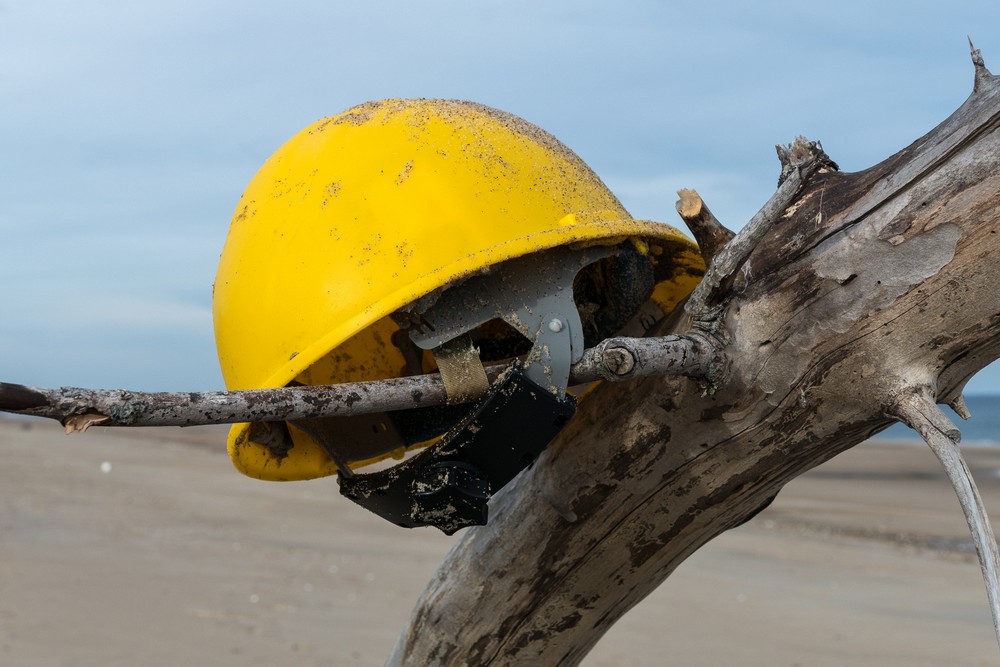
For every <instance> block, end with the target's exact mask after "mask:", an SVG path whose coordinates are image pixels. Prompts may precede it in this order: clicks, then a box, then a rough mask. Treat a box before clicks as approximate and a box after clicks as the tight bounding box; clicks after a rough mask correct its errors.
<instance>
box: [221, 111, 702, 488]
mask: <svg viewBox="0 0 1000 667" xmlns="http://www.w3.org/2000/svg"><path fill="white" fill-rule="evenodd" d="M542 257H544V258H547V260H546V261H547V264H545V265H544V266H543V267H541V268H539V267H538V266H536V265H535V264H532V262H534V261H535V260H536V258H542ZM567 266H569V267H571V268H569V269H567V268H565V267H567ZM703 270H704V264H703V261H702V259H701V256H700V255H699V254H698V252H697V248H696V246H695V245H694V244H693V242H691V241H690V240H689V239H688V238H687V237H686V236H684V235H683V234H682V233H680V232H679V231H678V230H676V229H674V228H673V227H670V226H668V225H665V224H661V223H656V222H647V221H639V220H633V219H632V218H631V216H629V214H628V213H627V212H626V211H625V209H624V208H623V207H622V205H621V203H619V201H618V200H617V199H616V198H615V196H614V195H613V194H612V193H611V192H610V191H609V190H608V188H607V187H606V186H605V185H604V184H603V183H602V182H601V181H600V179H598V177H597V176H596V175H595V174H594V173H593V172H592V171H591V170H590V169H589V168H588V167H587V165H586V164H584V162H583V161H582V160H581V159H580V158H579V157H577V156H576V155H575V154H574V153H572V152H571V151H570V150H569V149H568V148H566V147H565V146H563V145H562V144H561V143H560V142H558V141H557V140H556V139H555V138H553V137H552V136H551V135H549V134H547V133H546V132H544V131H542V130H541V129H539V128H537V127H535V126H534V125H531V124H530V123H527V122H525V121H524V120H522V119H520V118H517V117H515V116H513V115H510V114H507V113H504V112H501V111H497V110H495V109H491V108H488V107H484V106H482V105H478V104H473V103H469V102H460V101H451V100H386V101H381V102H372V103H367V104H363V105H360V106H357V107H354V108H352V109H349V110H348V111H345V112H344V113H341V114H339V115H336V116H332V117H329V118H325V119H323V120H321V121H319V122H317V123H314V124H313V125H311V126H309V127H307V128H306V129H304V130H302V131H301V132H299V133H298V134H297V135H295V136H294V137H292V139H291V140H289V141H288V142H287V143H286V144H285V145H284V146H282V147H281V148H280V149H279V150H278V151H277V152H276V153H275V154H274V155H272V156H271V157H270V158H269V159H268V160H267V162H266V163H265V164H264V166H263V167H262V168H261V170H260V171H259V172H258V173H257V175H256V176H255V177H254V178H253V180H252V181H251V182H250V184H249V186H248V187H247V189H246V191H245V192H244V194H243V196H242V198H241V199H240V201H239V203H238V205H237V207H236V212H235V215H234V217H233V220H232V224H231V227H230V229H229V235H228V238H227V239H226V244H225V247H224V249H223V252H222V256H221V260H220V263H219V270H218V275H217V277H216V281H215V289H214V318H215V336H216V344H217V347H218V353H219V360H220V363H221V366H222V373H223V376H224V378H225V381H226V386H227V387H228V388H230V389H259V388H268V387H282V386H287V385H290V384H296V383H298V384H309V385H316V384H333V383H341V382H352V381H361V380H378V379H385V378H391V377H399V376H401V375H404V374H412V373H421V372H428V371H430V370H433V369H435V368H436V366H437V364H436V362H440V358H439V357H438V355H437V352H436V353H435V355H434V356H433V357H428V355H424V354H423V353H422V350H425V349H427V350H429V349H434V350H436V351H437V350H444V349H445V347H446V346H447V345H446V344H450V343H449V340H448V339H449V338H450V337H452V338H453V337H455V336H457V335H458V334H462V333H465V332H463V331H462V329H463V328H467V329H469V330H473V331H474V332H476V336H475V337H477V338H478V341H480V342H478V343H477V344H479V346H480V349H484V347H488V345H486V344H485V343H483V342H482V341H490V340H492V341H493V342H495V343H497V345H494V347H497V348H501V347H503V345H500V343H503V342H504V341H507V342H511V341H514V343H515V344H514V345H513V347H512V348H511V347H508V349H507V350H506V351H503V350H499V349H498V350H497V351H495V352H491V353H490V354H489V355H487V354H486V353H485V352H484V353H483V358H484V360H499V359H506V358H510V357H512V356H517V355H521V356H523V355H524V354H525V353H526V352H527V350H528V349H531V347H532V346H531V338H532V336H533V335H534V333H533V328H536V327H537V324H538V323H537V322H535V323H534V324H530V323H529V324H523V326H522V322H521V320H518V319H517V314H516V313H514V314H511V313H504V312H502V311H503V310H504V308H506V306H504V305H503V303H507V301H505V299H507V300H508V301H509V300H510V299H511V298H513V299H515V300H516V298H517V297H515V296H512V295H515V293H516V292H518V291H519V290H528V291H530V288H531V284H530V283H532V281H535V280H537V281H538V282H542V281H543V276H550V277H551V276H554V275H556V274H558V275H560V276H563V277H562V278H559V279H560V280H563V281H565V279H566V276H568V280H569V289H564V287H566V285H557V286H555V287H553V288H551V289H549V297H551V298H552V299H558V298H562V299H565V298H567V297H566V294H567V292H568V293H573V294H575V297H574V298H575V299H576V308H572V310H573V312H572V313H564V315H565V316H566V317H565V318H564V319H567V322H568V324H567V327H568V329H567V331H569V332H571V333H572V336H573V337H574V338H573V341H574V342H573V343H572V345H573V352H572V356H573V357H574V358H578V356H579V352H581V351H582V349H581V348H582V346H581V345H580V337H581V336H583V337H584V338H586V340H587V343H588V344H592V343H594V342H597V341H598V340H600V339H601V338H603V337H606V336H608V335H612V334H613V333H615V332H616V331H618V330H620V328H621V326H623V325H624V324H625V322H627V321H628V320H629V318H630V317H633V316H634V315H635V313H636V311H637V310H638V309H639V306H641V305H642V304H643V303H645V302H648V303H650V304H655V305H657V306H658V308H659V311H660V314H662V313H668V312H669V311H670V310H672V309H673V307H674V306H675V305H676V304H677V302H678V301H680V300H681V299H683V298H684V297H685V296H686V295H687V294H688V293H689V292H690V291H691V289H693V287H694V285H695V284H696V283H697V282H698V280H699V279H700V277H701V275H702V273H703ZM564 274H565V275H564ZM637 277H639V278H641V279H639V278H637ZM519 281H520V282H519ZM633 283H635V284H638V285H639V288H636V289H631V288H630V287H629V286H630V285H632V284H633ZM647 283H648V284H647ZM463 286H464V287H463ZM512 286H513V287H512ZM526 286H527V287H526ZM460 287H461V288H462V289H459V288H460ZM463 290H464V291H463ZM490 290H492V291H491V292H490V294H492V295H493V296H492V297H490V298H493V300H494V302H495V303H494V304H493V305H492V306H488V307H486V306H483V307H481V308H480V311H481V312H477V313H475V314H474V315H469V314H468V313H460V312H457V311H459V310H463V309H465V310H468V308H466V307H467V306H468V305H469V303H471V302H470V300H469V295H470V294H477V295H481V294H483V293H484V291H490ZM452 294H456V295H458V296H455V297H454V298H452V297H451V296H450V295H452ZM463 294H464V295H465V296H462V295H463ZM594 294H597V296H594ZM630 295H631V296H630ZM476 298H479V297H476ZM463 299H464V300H463ZM473 300H475V299H473ZM480 300H482V299H480ZM500 302H503V303H501V304H500V305H496V304H497V303H500ZM584 302H586V303H584ZM621 302H625V306H623V307H622V308H618V307H617V306H618V304H620V303H621ZM463 304H464V305H463ZM571 304H572V301H571ZM553 307H554V308H555V307H556V306H553ZM518 308H521V306H518V305H516V304H515V305H512V306H511V309H513V310H517V309H518ZM472 309H473V310H475V308H474V307H472ZM491 309H492V310H491ZM557 309H560V310H566V308H563V307H561V306H560V307H559V308H557ZM529 310H530V308H522V310H521V313H522V315H524V313H527V312H528V311H529ZM619 311H627V312H619ZM553 312H554V311H553ZM435 313H437V314H436V315H435ZM545 315H546V314H545V313H542V314H541V315H539V316H540V317H542V316H545ZM428 317H430V318H431V319H434V318H435V317H437V318H438V319H437V320H436V321H437V322H438V325H437V328H436V329H434V330H433V332H431V330H429V329H426V328H424V329H422V328H421V322H427V318H428ZM559 326H560V327H561V326H562V325H561V324H560V325H559ZM556 328H558V327H556V326H555V325H554V324H553V323H552V322H550V329H552V330H555V329H556ZM581 332H582V333H581ZM567 335H570V334H569V333H567ZM517 340H521V343H524V341H527V343H526V345H525V344H521V343H517V342H516V341H517ZM414 341H416V343H414ZM443 354H444V352H441V355H443ZM564 356H565V355H564ZM487 357H489V358H487ZM573 360H574V359H573V358H569V359H568V360H567V359H566V358H560V359H558V360H556V361H557V362H558V363H556V364H555V365H556V366H558V365H559V364H561V365H562V366H566V367H567V369H568V364H569V363H572V361H573ZM550 361H551V360H550ZM441 365H442V366H443V364H441ZM550 366H552V364H551V363H550V364H549V366H546V372H547V373H551V369H550V368H549V367H550ZM567 372H568V370H567ZM550 384H554V385H558V384H559V382H557V381H555V380H552V381H550ZM564 389H565V387H564V386H556V387H555V390H556V391H557V392H558V391H562V390H564ZM461 408H462V406H450V407H446V408H442V409H441V410H438V411H436V412H433V413H431V412H424V413H422V414H421V416H420V419H413V418H410V419H409V420H407V419H404V418H403V415H402V413H396V417H399V419H396V418H394V417H393V416H392V415H390V416H389V417H390V418H389V419H387V418H386V417H385V416H384V415H377V416H374V417H370V416H369V417H366V418H357V419H356V418H346V417H337V418H330V419H326V420H323V419H317V420H305V421H302V422H294V423H268V424H264V423H259V424H237V425H235V426H233V428H232V430H231V432H230V436H229V452H230V455H231V457H232V459H233V462H234V464H235V465H236V467H237V468H238V469H239V470H240V471H241V472H243V473H245V474H247V475H249V476H252V477H257V478H260V479H269V480H296V479H310V478H315V477H320V476H324V475H330V474H333V473H335V472H337V471H338V466H340V468H341V469H344V472H346V473H350V470H349V469H348V466H349V467H350V468H354V467H360V466H362V465H364V464H366V463H369V462H372V461H373V460H377V459H380V458H384V457H385V456H387V455H389V454H399V453H401V452H402V451H403V450H404V449H405V448H406V447H410V446H412V445H414V444H416V443H419V442H424V441H426V440H428V439H430V438H433V437H434V436H435V435H439V434H440V433H442V432H443V431H445V430H447V429H448V428H449V427H450V426H451V425H453V424H454V422H455V420H456V419H457V418H458V416H459V415H460V414H461ZM407 421H408V423H407V424H403V423H402V422H407ZM416 422H419V423H416ZM352 443H355V444H352ZM357 443H361V444H357Z"/></svg>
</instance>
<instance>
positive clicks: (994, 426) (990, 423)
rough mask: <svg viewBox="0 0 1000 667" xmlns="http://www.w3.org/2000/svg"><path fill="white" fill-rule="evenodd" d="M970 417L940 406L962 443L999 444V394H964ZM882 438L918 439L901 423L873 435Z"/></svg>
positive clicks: (913, 432)
mask: <svg viewBox="0 0 1000 667" xmlns="http://www.w3.org/2000/svg"><path fill="white" fill-rule="evenodd" d="M965 404H966V405H968V406H969V412H970V413H972V418H971V419H969V420H968V421H963V420H962V418H961V417H959V416H958V415H956V414H955V413H954V412H953V411H952V410H951V408H949V407H947V406H942V407H943V408H944V411H945V413H947V415H948V416H949V417H951V419H952V421H954V422H955V425H956V426H958V428H959V429H961V431H962V444H963V445H995V446H1000V396H966V397H965ZM875 439H876V440H878V439H882V440H920V436H919V435H917V434H916V432H915V431H913V430H912V429H910V428H909V427H907V426H903V425H902V424H893V425H892V426H890V427H889V428H887V429H886V430H884V431H882V432H881V433H879V434H878V435H876V436H875Z"/></svg>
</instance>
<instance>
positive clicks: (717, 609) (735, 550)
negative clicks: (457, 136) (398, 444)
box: [0, 418, 1000, 667]
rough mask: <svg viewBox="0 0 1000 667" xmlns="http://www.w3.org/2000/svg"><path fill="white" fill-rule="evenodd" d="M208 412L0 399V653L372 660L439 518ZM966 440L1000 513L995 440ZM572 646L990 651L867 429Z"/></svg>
mask: <svg viewBox="0 0 1000 667" xmlns="http://www.w3.org/2000/svg"><path fill="white" fill-rule="evenodd" d="M224 434H225V430H224V429H220V428H204V429H188V430H183V429H153V430H142V431H139V430H132V431H129V430H125V429H122V430H110V429H109V430H100V429H93V430H91V431H90V432H88V433H86V434H84V435H82V436H81V435H76V436H72V437H70V436H65V435H63V433H62V431H61V429H60V428H59V426H58V425H56V424H50V423H44V422H41V421H24V420H13V419H5V418H0V451H2V452H3V454H4V456H3V466H2V467H0V488H2V490H3V491H2V501H0V665H12V666H18V667H32V666H39V667H41V666H45V667H49V666H55V665H67V666H69V665H72V666H74V667H76V666H81V667H82V666H90V665H93V666H95V667H96V666H101V667H107V666H125V665H129V666H132V665H144V666H148V667H152V666H158V665H164V666H165V665H171V666H175V665H206V666H213V667H215V666H218V667H226V666H230V665H232V666H240V667H247V666H250V665H278V664H281V665H308V666H313V665H325V666H336V667H341V666H358V667H360V666H369V665H371V666H375V665H381V664H382V663H383V661H384V660H385V658H386V656H387V655H388V653H389V651H390V648H391V646H392V645H393V643H394V641H395V638H396V635H397V633H398V632H399V630H400V629H401V628H402V627H403V625H404V624H405V622H406V619H407V617H408V615H409V612H410V609H411V607H412V605H413V603H414V601H415V600H416V598H417V596H418V595H419V593H420V591H421V590H422V588H423V585H424V583H425V581H426V580H427V579H428V578H429V576H430V574H431V573H432V572H433V570H434V569H435V567H436V566H437V563H438V562H439V561H440V559H441V558H442V556H443V555H444V553H445V552H446V551H447V549H448V548H449V545H450V544H451V543H452V542H453V540H454V539H455V538H449V537H445V536H443V535H441V534H439V533H437V532H436V531H432V530H414V531H403V530H402V529H399V528H396V527H394V526H391V525H389V524H388V523H385V522H383V521H380V520H378V519H376V518H374V517H372V516H369V515H368V514H367V513H366V512H365V511H364V510H362V509H360V508H358V507H356V506H354V505H352V504H350V503H348V502H346V501H345V500H344V499H343V498H341V497H340V496H339V495H338V493H337V489H336V482H335V481H333V480H318V481H314V482H301V483H292V484H270V483H264V482H259V481H255V480H251V479H247V478H245V477H243V476H241V475H239V474H238V473H236V472H235V471H234V470H233V468H232V467H231V465H230V463H229V459H228V457H227V456H226V454H225V445H224ZM965 453H966V456H967V458H968V460H969V464H970V466H971V467H972V470H973V473H974V475H975V477H976V479H977V481H978V483H979V485H980V488H981V490H982V492H983V495H984V498H985V500H986V503H987V506H988V507H989V508H990V509H991V511H992V513H993V515H994V517H997V516H1000V480H998V475H1000V448H995V449H990V448H985V447H979V448H968V449H966V452H965ZM584 664H585V665H586V666H587V667H640V666H641V667H648V666H654V665H655V666H660V665H682V666H686V665H713V666H714V665H741V666H757V665H759V666H765V665H766V666H769V667H770V666H775V665H778V666H781V665H784V666H789V667H791V666H793V665H799V666H802V667H806V666H809V667H812V666H816V667H825V666H834V665H879V666H887V665H907V666H910V667H916V666H923V665H926V666H928V667H930V666H941V665H997V664H1000V650H998V649H997V647H996V645H995V642H994V639H993V632H992V626H991V622H990V615H989V610H988V607H987V601H986V594H985V591H984V588H983V584H982V580H981V575H980V572H979V567H978V565H977V564H976V560H975V555H974V553H973V552H972V550H971V544H970V543H969V540H968V531H967V529H966V526H965V522H964V519H963V518H962V514H961V511H960V509H959V507H958V503H957V501H956V500H955V498H954V495H953V493H952V491H951V488H950V486H949V485H948V483H947V482H946V481H945V479H944V477H943V475H942V474H941V473H940V471H939V469H938V465H937V462H936V460H935V459H934V457H933V455H931V454H930V452H929V451H926V449H925V448H924V447H922V446H920V445H917V444H913V443H892V442H882V441H873V442H868V443H864V444H863V445H860V446H858V447H856V448H855V449H854V450H852V451H850V452H848V453H846V454H844V455H842V456H841V457H838V458H837V459H835V460H833V461H831V462H830V463H828V464H826V465H824V466H822V467H820V468H818V469H816V470H814V471H812V472H810V473H809V474H807V475H805V476H803V477H801V478H799V479H798V480H796V481H795V482H793V483H792V484H790V485H789V486H788V487H786V488H785V490H784V491H783V492H782V493H781V495H779V497H778V499H777V501H776V502H775V503H774V505H773V506H772V507H771V508H769V509H768V510H767V511H765V512H764V513H762V514H761V515H759V516H758V517H757V518H756V519H754V520H753V521H752V522H750V523H749V524H747V525H745V526H742V527H740V528H739V529H737V530H734V531H731V532H729V533H727V534H725V535H723V536H722V537H720V538H718V539H717V540H715V541H714V542H712V543H711V544H710V545H708V546H707V547H706V548H704V549H702V550H701V551H700V552H698V553H697V554H696V555H695V556H694V557H692V558H691V559H689V560H688V561H687V562H686V563H685V564H684V565H683V566H682V567H681V568H680V569H679V570H678V571H677V572H676V573H675V574H674V576H672V577H671V578H670V579H669V580H668V581H667V582H666V583H665V584H664V585H663V586H661V587H660V588H659V589H658V590H657V591H655V592H654V593H653V594H652V595H651V596H650V597H649V598H647V599H646V600H645V601H644V602H643V603H642V604H641V605H639V606H638V607H636V608H635V609H633V610H632V611H631V612H630V613H629V614H628V615H627V616H626V617H625V618H624V619H623V620H622V621H621V622H620V623H619V624H618V625H617V626H615V628H613V629H612V631H611V632H610V633H609V634H608V635H607V636H606V637H605V638H604V639H603V640H602V641H601V642H600V643H599V644H598V646H597V648H596V649H595V650H594V651H593V652H592V653H591V655H590V656H589V657H588V658H587V660H586V661H585V662H584Z"/></svg>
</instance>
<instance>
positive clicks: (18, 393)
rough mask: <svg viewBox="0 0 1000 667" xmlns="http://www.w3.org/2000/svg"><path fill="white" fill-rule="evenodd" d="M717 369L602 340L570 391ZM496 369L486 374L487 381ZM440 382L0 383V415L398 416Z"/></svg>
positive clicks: (686, 352) (656, 342)
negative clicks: (203, 388) (143, 387)
mask: <svg viewBox="0 0 1000 667" xmlns="http://www.w3.org/2000/svg"><path fill="white" fill-rule="evenodd" d="M724 366H725V364H724V361H723V360H722V358H721V356H720V355H719V354H718V351H717V350H716V349H715V347H714V346H713V344H712V341H711V339H708V338H705V337H701V336H698V335H690V336H664V337H658V338H609V339H607V340H605V341H602V342H601V343H599V344H598V345H596V346H595V347H593V348H590V349H588V350H586V351H585V352H584V354H583V358H582V359H581V360H580V361H579V362H577V363H576V364H574V365H573V367H572V369H571V375H570V380H571V382H572V383H574V384H581V383H585V382H592V381H594V380H606V381H621V380H628V379H632V378H640V377H648V376H650V375H687V376H691V377H698V378H709V377H716V376H718V375H719V373H721V372H722V370H723V369H724ZM501 370H503V366H493V367H490V368H488V369H487V375H488V377H489V378H490V379H491V380H492V379H493V378H494V377H495V376H496V375H497V374H498V373H499V372H500V371H501ZM447 399H448V397H447V395H446V394H445V389H444V384H443V383H442V382H441V376H440V375H438V374H436V373H434V374H429V375H418V376H413V377H403V378H394V379H390V380H375V381H370V382H352V383H347V384H340V385H328V386H316V387H281V388H276V389H257V390H246V391H209V392H139V391H126V390H122V389H115V390H94V389H80V388H76V387H62V388H59V389H40V388H36V387H26V386H24V385H19V384H11V383H0V410H2V411H6V412H14V413H19V414H24V415H33V416H37V417H49V418H52V419H58V420H59V421H60V422H61V423H62V424H63V425H64V426H65V427H66V429H67V431H76V430H86V429H87V428H89V427H90V426H201V425H206V424H228V423H236V422H252V421H285V420H300V419H313V418H319V417H337V416H341V417H342V416H347V415H356V414H363V413H371V412H383V411H390V410H405V409H408V408H416V407H422V406H427V405H437V404H441V403H444V402H446V401H447Z"/></svg>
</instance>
